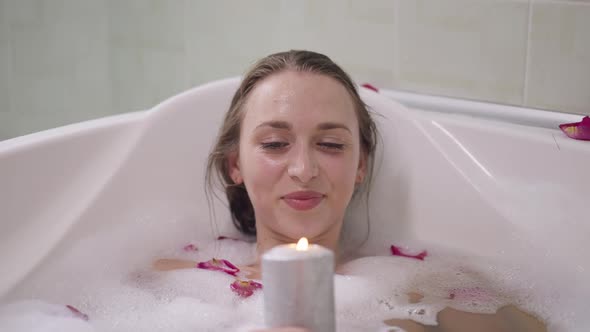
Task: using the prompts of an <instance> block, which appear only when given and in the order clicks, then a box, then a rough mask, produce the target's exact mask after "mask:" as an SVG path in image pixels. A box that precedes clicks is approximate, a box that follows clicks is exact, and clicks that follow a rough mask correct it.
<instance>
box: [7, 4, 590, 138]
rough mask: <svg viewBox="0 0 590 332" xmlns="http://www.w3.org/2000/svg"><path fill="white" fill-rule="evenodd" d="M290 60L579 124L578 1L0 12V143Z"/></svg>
mask: <svg viewBox="0 0 590 332" xmlns="http://www.w3.org/2000/svg"><path fill="white" fill-rule="evenodd" d="M290 48H306V49H312V50H316V51H320V52H324V53H326V54H328V55H329V56H331V57H332V58H333V59H335V60H336V61H337V62H338V63H340V64H341V65H342V66H343V67H344V68H345V69H346V70H348V71H349V72H350V73H351V74H352V75H353V77H354V78H355V79H356V80H358V81H360V82H371V83H374V84H375V85H377V86H381V87H388V88H396V89H402V90H409V91H416V92H421V93H426V94H436V95H445V96H454V97H460V98H466V99H477V100H485V101H493V102H497V103H506V104H513V105H524V106H529V107H534V108H542V109H552V110H558V111H563V112H571V113H580V114H590V1H588V0H578V1H566V0H551V1H550V0H544V1H541V0H531V1H528V0H367V1H361V0H348V1H346V0H249V1H240V0H235V1H231V0H203V1H200V0H0V139H5V138H10V137H14V136H18V135H22V134H26V133H30V132H34V131H38V130H42V129H47V128H51V127H55V126H59V125H63V124H67V123H72V122H77V121H81V120H86V119H92V118H98V117H102V116H105V115H110V114H115V113H120V112H127V111H133V110H139V109H145V108H149V107H151V106H153V105H154V104H156V103H158V102H159V101H161V100H163V99H165V98H167V97H169V96H171V95H174V94H176V93H178V92H180V91H182V90H185V89H187V88H189V87H192V86H194V85H198V84H201V83H205V82H208V81H211V80H215V79H219V78H224V77H228V76H234V75H239V74H241V73H243V72H244V70H245V69H246V67H247V66H248V65H250V64H251V63H252V62H253V61H254V60H256V59H257V58H259V57H261V56H264V55H266V54H268V53H270V52H274V51H280V50H285V49H290Z"/></svg>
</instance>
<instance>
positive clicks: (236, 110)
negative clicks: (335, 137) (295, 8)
mask: <svg viewBox="0 0 590 332" xmlns="http://www.w3.org/2000/svg"><path fill="white" fill-rule="evenodd" d="M287 70H292V71H297V72H308V73H313V74H319V75H325V76H328V77H331V78H333V79H335V80H336V81H337V82H339V83H340V84H342V85H343V86H344V87H345V88H346V91H348V94H349V95H350V97H351V98H352V101H353V104H354V109H355V113H356V116H357V120H358V124H359V133H360V147H361V155H364V156H366V159H367V164H366V165H367V166H366V167H367V173H366V177H365V179H364V181H363V184H362V185H361V186H359V187H357V189H356V190H355V195H356V194H358V192H359V191H362V190H361V189H365V188H361V187H367V188H368V187H370V184H371V180H372V174H373V163H374V155H375V147H376V141H377V128H376V126H375V122H374V121H373V119H372V117H371V114H370V112H369V109H368V107H367V105H365V103H364V102H363V101H362V100H361V97H360V96H359V93H358V91H357V88H356V85H355V84H354V83H353V81H352V80H351V78H350V76H348V74H346V72H344V70H342V68H340V67H339V66H338V65H337V64H336V63H334V62H333V61H332V60H331V59H330V58H329V57H327V56H325V55H323V54H320V53H316V52H311V51H304V50H291V51H287V52H280V53H275V54H271V55H269V56H266V57H264V58H262V59H260V60H259V61H257V62H256V63H255V64H254V65H253V66H252V68H250V70H249V71H248V72H247V73H246V74H245V76H244V77H243V80H242V82H241V84H240V86H239V88H238V89H237V91H236V92H235V94H234V96H233V98H232V101H231V105H230V107H229V110H228V111H227V113H226V114H225V118H224V120H223V125H222V126H221V128H220V131H219V134H218V137H217V141H216V142H215V145H214V146H213V149H212V151H211V153H210V154H209V159H208V162H207V170H206V182H207V190H208V191H212V189H213V181H214V179H216V180H217V181H219V184H221V186H222V187H223V190H224V191H225V194H226V196H227V200H228V203H229V208H230V212H231V216H232V221H233V223H234V225H235V226H236V227H237V229H238V230H239V231H240V232H242V233H244V234H246V235H256V218H255V215H254V207H253V206H252V202H251V201H250V197H249V196H248V192H247V191H246V187H245V186H244V184H243V183H240V184H236V183H235V182H234V181H233V179H232V178H231V177H230V169H229V168H230V165H229V161H228V159H229V156H230V155H231V154H232V153H236V152H237V151H238V149H239V139H240V128H241V124H242V120H243V118H244V105H245V103H246V100H247V98H248V96H249V95H250V93H251V92H252V90H254V88H255V87H256V86H257V85H258V84H259V83H260V82H261V81H263V80H264V79H265V78H267V77H269V76H270V75H273V74H277V73H280V72H283V71H287ZM214 175H215V177H214Z"/></svg>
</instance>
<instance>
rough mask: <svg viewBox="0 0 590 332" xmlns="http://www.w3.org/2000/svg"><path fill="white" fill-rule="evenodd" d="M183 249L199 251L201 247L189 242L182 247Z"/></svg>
mask: <svg viewBox="0 0 590 332" xmlns="http://www.w3.org/2000/svg"><path fill="white" fill-rule="evenodd" d="M182 250H184V251H198V250H199V248H197V246H196V245H194V244H192V243H189V244H187V245H186V246H184V247H182Z"/></svg>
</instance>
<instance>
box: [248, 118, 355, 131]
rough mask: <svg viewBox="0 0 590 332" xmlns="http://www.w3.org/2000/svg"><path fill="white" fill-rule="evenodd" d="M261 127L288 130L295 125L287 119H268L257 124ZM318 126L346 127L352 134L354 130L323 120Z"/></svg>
mask: <svg viewBox="0 0 590 332" xmlns="http://www.w3.org/2000/svg"><path fill="white" fill-rule="evenodd" d="M261 127H271V128H275V129H286V130H291V129H292V128H293V126H292V125H291V124H290V123H289V122H286V121H266V122H263V123H261V124H259V125H258V126H256V129H258V128H261ZM317 128H318V129H319V130H330V129H344V130H346V131H348V132H349V133H351V134H352V131H351V130H350V128H348V127H347V126H346V125H344V124H341V123H337V122H322V123H320V124H319V125H318V126H317Z"/></svg>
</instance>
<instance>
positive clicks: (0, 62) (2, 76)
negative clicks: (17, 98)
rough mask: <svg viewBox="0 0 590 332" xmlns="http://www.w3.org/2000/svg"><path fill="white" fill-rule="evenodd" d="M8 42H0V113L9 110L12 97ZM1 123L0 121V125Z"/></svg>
mask: <svg viewBox="0 0 590 332" xmlns="http://www.w3.org/2000/svg"><path fill="white" fill-rule="evenodd" d="M11 53H12V52H11V50H10V44H9V43H7V42H0V113H2V112H10V110H11V103H10V102H11V99H12V86H11V78H12V70H11V68H10V67H11V66H10V63H11ZM2 125H3V124H2V123H0V126H2Z"/></svg>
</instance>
